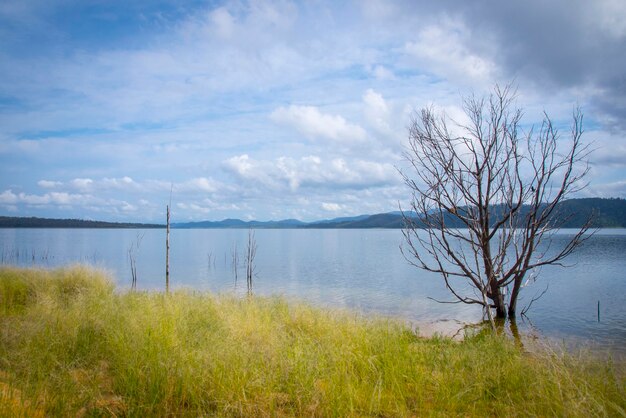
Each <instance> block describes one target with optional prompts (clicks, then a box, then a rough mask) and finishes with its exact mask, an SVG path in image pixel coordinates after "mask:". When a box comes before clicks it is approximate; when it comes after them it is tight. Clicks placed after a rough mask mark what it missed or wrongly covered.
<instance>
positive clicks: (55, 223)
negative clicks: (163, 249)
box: [0, 216, 165, 228]
mask: <svg viewBox="0 0 626 418" xmlns="http://www.w3.org/2000/svg"><path fill="white" fill-rule="evenodd" d="M0 228H165V225H157V224H140V223H128V222H102V221H86V220H82V219H47V218H35V217H31V218H23V217H10V216H0Z"/></svg>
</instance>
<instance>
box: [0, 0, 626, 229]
mask: <svg viewBox="0 0 626 418" xmlns="http://www.w3.org/2000/svg"><path fill="white" fill-rule="evenodd" d="M625 57H626V2H624V1H622V0H595V1H587V0H554V1H550V2H545V1H543V0H524V1H507V2H502V1H497V0H493V1H486V0H485V1H472V2H466V1H438V0H433V1H406V2H403V1H397V2H391V1H354V2H350V1H346V2H335V1H327V2H326V1H317V0H312V1H306V2H291V1H287V0H285V1H280V0H279V1H245V0H242V1H224V2H220V1H182V0H181V1H177V0H157V1H153V0H137V1H135V0H125V1H108V0H100V1H99V0H93V1H84V0H54V1H50V0H4V1H2V2H0V215H9V216H45V217H61V218H67V217H78V218H84V219H98V220H114V221H146V222H148V221H159V222H163V221H164V216H165V215H164V212H165V205H166V204H167V202H168V201H169V197H170V191H171V192H172V205H173V219H174V220H175V221H185V220H205V219H207V220H219V219H223V218H227V217H238V218H242V219H252V218H254V219H259V220H269V219H284V218H298V219H302V220H314V219H321V218H331V217H336V216H346V215H355V214H363V213H376V212H385V211H392V210H396V209H397V207H398V202H403V201H406V198H407V190H406V189H405V187H404V186H403V184H402V183H401V181H400V178H399V175H398V173H397V169H396V167H402V164H403V161H402V151H403V147H404V146H405V144H406V138H407V129H406V128H407V125H408V123H409V118H410V115H411V113H412V112H413V111H414V110H416V109H420V108H421V107H424V106H429V105H435V106H436V107H437V108H438V109H441V110H444V111H445V112H446V114H447V115H449V116H451V117H455V115H456V116H458V115H460V112H461V110H460V108H459V103H460V98H461V96H463V95H467V94H470V93H472V92H473V93H477V94H485V93H488V92H489V91H490V89H491V88H492V87H493V85H494V83H501V84H506V83H508V82H511V81H513V82H514V83H515V85H516V86H517V88H518V99H517V104H518V105H519V106H520V107H523V108H524V110H525V113H524V114H525V117H524V122H525V123H527V124H531V123H533V122H540V121H541V115H542V112H543V111H544V110H545V111H547V112H548V114H549V115H550V116H551V117H552V118H553V119H554V120H555V121H556V122H557V123H558V124H560V125H562V126H563V127H564V128H565V132H564V133H566V131H567V126H568V124H569V121H570V119H571V113H572V108H573V106H574V105H576V104H578V105H580V106H581V107H582V110H583V112H584V114H585V130H586V133H585V135H584V138H585V140H586V141H587V142H593V144H594V147H595V148H597V149H596V151H595V153H594V154H593V156H592V161H591V163H592V168H591V173H590V176H589V180H590V181H591V184H590V186H589V187H588V188H587V189H586V190H585V192H584V194H583V195H584V196H601V197H626V58H625Z"/></svg>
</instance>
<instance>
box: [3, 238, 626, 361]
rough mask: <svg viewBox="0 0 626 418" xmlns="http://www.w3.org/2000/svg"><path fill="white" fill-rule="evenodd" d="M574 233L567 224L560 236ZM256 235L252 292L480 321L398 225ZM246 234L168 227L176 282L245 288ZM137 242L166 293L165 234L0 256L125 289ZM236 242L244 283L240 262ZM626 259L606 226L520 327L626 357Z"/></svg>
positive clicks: (148, 277)
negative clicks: (86, 274)
mask: <svg viewBox="0 0 626 418" xmlns="http://www.w3.org/2000/svg"><path fill="white" fill-rule="evenodd" d="M571 233H572V231H567V230H565V231H561V232H560V233H559V234H558V235H556V236H555V237H554V238H553V240H554V244H555V245H556V246H558V244H559V242H562V241H563V240H566V239H567V238H568V236H569V234H571ZM255 238H256V243H257V246H258V249H257V256H256V260H255V265H256V276H255V278H254V292H255V293H256V294H261V295H272V294H280V295H284V296H286V297H287V298H290V299H300V300H305V301H308V302H310V303H312V304H315V305H318V306H323V307H331V308H349V309H354V310H358V311H361V312H364V313H374V314H380V315H385V316H392V317H399V318H403V319H406V320H409V321H412V322H413V323H415V324H416V326H417V327H418V328H420V330H421V331H422V333H426V334H430V333H432V332H441V333H444V334H447V335H452V334H454V333H455V332H457V331H458V330H459V329H461V327H463V326H464V325H466V324H472V323H476V322H478V321H480V320H481V318H482V312H481V310H480V309H479V308H478V307H476V306H472V305H464V304H453V305H450V304H440V303H437V302H435V301H433V300H431V299H429V297H432V298H436V299H447V300H451V298H450V296H449V293H448V291H447V290H446V289H445V287H444V284H443V281H442V280H441V278H440V277H439V276H438V275H437V274H433V273H428V272H425V271H422V270H418V269H416V268H415V267H412V266H411V265H409V264H408V262H407V261H406V260H405V259H404V258H403V256H402V254H401V253H400V250H399V246H400V244H401V243H402V233H401V231H399V230H385V229H356V230H355V229H320V230H316V229H278V230H271V229H260V230H256V231H255ZM247 239H248V231H247V230H241V229H175V230H172V231H171V237H170V246H171V249H170V282H171V285H172V287H173V288H191V289H197V290H210V291H213V292H233V291H234V292H238V293H241V294H243V293H245V266H244V262H243V252H244V250H245V246H246V242H247ZM137 243H139V246H138V248H136V249H135V258H136V264H137V276H138V288H140V289H149V290H162V289H164V284H165V230H154V229H150V230H133V229H0V263H2V264H13V265H21V266H31V265H35V266H45V267H54V266H61V265H67V264H71V263H86V264H91V265H94V266H97V267H100V268H104V269H106V270H108V271H110V272H111V274H112V277H113V278H114V280H115V281H116V283H117V285H118V286H119V287H120V288H128V287H130V283H131V272H130V263H129V259H128V250H129V248H131V246H132V247H136V245H137ZM235 248H236V252H237V253H238V254H239V267H238V269H237V273H238V284H237V286H235V273H234V269H233V267H232V260H233V253H234V252H235ZM625 255H626V230H622V229H615V230H613V229H610V230H609V229H607V230H600V231H597V232H596V234H595V235H594V236H593V237H591V238H590V239H589V240H588V241H587V242H586V243H585V244H584V246H583V247H582V248H580V249H579V250H578V251H577V252H575V253H574V254H573V255H572V256H571V257H570V258H568V259H567V263H568V264H570V266H568V267H567V268H562V267H553V266H551V267H545V268H543V269H542V270H541V271H540V272H538V276H537V281H536V283H534V284H532V285H531V286H529V287H527V288H524V289H523V290H522V294H521V299H520V302H519V304H518V306H520V310H521V308H522V307H524V306H525V305H526V304H527V303H528V302H529V301H530V300H531V299H532V298H533V297H534V296H536V295H537V294H539V293H541V292H542V291H543V290H544V289H545V288H546V286H548V290H547V292H546V294H545V295H544V296H543V297H542V298H540V299H539V300H537V301H536V302H534V303H533V305H532V308H531V310H530V311H529V313H528V318H522V319H520V320H518V322H519V325H520V326H521V328H522V329H523V330H525V331H526V332H527V333H531V334H540V335H543V336H545V337H548V338H549V339H552V340H556V341H562V342H564V343H565V344H566V345H568V346H571V345H573V346H580V345H585V346H587V345H589V346H590V347H592V348H594V349H596V350H599V351H607V350H608V351H610V352H612V353H613V354H615V355H617V356H620V357H622V356H625V355H626V304H625V302H626V297H625V295H626V257H625ZM598 302H599V303H600V315H599V317H598Z"/></svg>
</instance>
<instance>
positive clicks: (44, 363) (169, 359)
mask: <svg viewBox="0 0 626 418" xmlns="http://www.w3.org/2000/svg"><path fill="white" fill-rule="evenodd" d="M624 383H625V381H624V374H623V365H621V364H615V365H610V364H608V363H606V362H601V361H598V360H591V359H585V358H572V357H570V356H561V355H559V356H555V355H548V354H546V355H537V354H533V355H529V354H525V353H524V352H523V351H522V350H520V349H519V348H518V347H517V346H516V345H515V344H513V343H511V342H510V341H508V340H506V339H503V338H499V337H493V336H489V335H482V336H481V335H478V336H474V337H470V338H467V339H465V341H463V342H461V343H459V342H453V341H450V340H448V339H443V338H430V339H423V338H419V337H418V336H416V335H415V334H414V333H413V332H412V331H411V330H410V329H408V328H407V327H406V326H404V325H402V324H400V323H396V322H390V321H386V320H377V319H367V318H362V317H358V316H357V315H354V314H350V313H346V312H333V311H328V310H321V309H316V308H313V307H310V306H307V305H303V304H294V303H288V302H286V301H285V300H283V299H280V298H261V297H252V298H244V299H240V298H236V297H234V296H224V295H220V296H216V295H212V294H205V293H202V294H198V293H191V292H182V291H181V292H175V293H172V294H171V295H169V296H165V295H163V294H159V293H141V292H136V293H131V292H129V293H119V292H115V291H114V288H113V285H112V284H111V283H110V282H109V281H108V280H107V278H106V277H105V276H104V275H103V274H101V273H99V272H97V271H94V270H89V269H86V268H80V267H74V268H68V269H61V270H55V271H43V270H30V269H29V270H25V269H14V268H3V269H0V416H11V417H13V416H29V417H30V416H111V415H113V416H167V415H174V416H199V415H204V416H207V415H209V416H213V415H217V416H293V415H296V416H302V415H304V416H424V415H442V416H447V415H463V416H468V415H470V416H472V415H473V416H488V415H499V416H529V415H530V416H536V415H540V416H553V415H557V416H622V415H624V410H625V409H626V401H625V391H624Z"/></svg>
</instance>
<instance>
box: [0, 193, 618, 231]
mask: <svg viewBox="0 0 626 418" xmlns="http://www.w3.org/2000/svg"><path fill="white" fill-rule="evenodd" d="M522 210H524V209H522ZM493 212H494V213H496V214H497V213H498V207H494V208H493ZM558 213H559V217H560V219H561V220H562V221H563V225H562V226H563V227H564V228H578V227H581V226H582V225H583V224H584V223H585V221H586V220H587V219H588V218H589V216H590V215H591V214H593V215H594V218H593V223H592V227H595V228H626V200H624V199H616V198H612V199H602V198H585V199H570V200H565V201H563V202H561V203H560V205H559V207H558ZM411 215H412V216H415V214H411ZM447 223H448V225H450V226H451V227H460V226H461V225H460V223H459V221H458V219H456V220H455V219H454V218H450V219H449V220H448V221H447ZM29 227H30V228H164V227H165V225H162V224H141V223H115V222H100V221H87V220H79V219H46V218H32V217H31V218H24V217H6V216H0V228H29ZM402 227H404V220H403V216H402V213H400V212H398V211H396V212H387V213H378V214H374V215H359V216H352V217H340V218H333V219H325V220H321V221H314V222H303V221H299V220H297V219H284V220H280V221H242V220H241V219H224V220H222V221H201V222H182V223H173V224H172V228H177V229H192V228H240V229H249V228H256V229H264V228H265V229H287V228H291V229H294V228H315V229H331V228H344V229H349V228H351V229H360V228H402Z"/></svg>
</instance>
